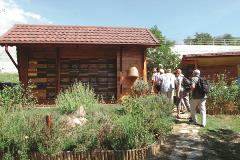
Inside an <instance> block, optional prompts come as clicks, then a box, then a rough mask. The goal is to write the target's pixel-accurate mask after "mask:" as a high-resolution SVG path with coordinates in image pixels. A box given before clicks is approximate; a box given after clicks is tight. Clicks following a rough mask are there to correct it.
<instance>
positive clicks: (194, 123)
mask: <svg viewBox="0 0 240 160" xmlns="http://www.w3.org/2000/svg"><path fill="white" fill-rule="evenodd" d="M188 122H189V124H192V125H198V124H197V122H194V121H193V120H192V119H189V121H188Z"/></svg>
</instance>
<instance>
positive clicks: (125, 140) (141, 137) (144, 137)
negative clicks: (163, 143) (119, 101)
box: [107, 114, 154, 150]
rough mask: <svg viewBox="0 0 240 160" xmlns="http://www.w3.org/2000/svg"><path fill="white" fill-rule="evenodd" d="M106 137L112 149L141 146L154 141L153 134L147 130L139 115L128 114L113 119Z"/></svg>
mask: <svg viewBox="0 0 240 160" xmlns="http://www.w3.org/2000/svg"><path fill="white" fill-rule="evenodd" d="M107 139H108V141H109V142H110V144H111V145H110V146H111V147H110V148H109V149H114V150H127V149H133V148H141V147H145V146H147V145H149V144H152V143H153V142H154V136H153V135H152V134H151V133H150V132H148V130H147V129H146V128H145V126H144V124H143V123H142V121H141V120H139V117H134V116H132V115H130V114H128V115H124V116H120V117H119V118H117V119H116V120H115V121H113V126H112V128H111V130H110V132H109V135H108V136H107Z"/></svg>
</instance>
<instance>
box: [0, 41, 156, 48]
mask: <svg viewBox="0 0 240 160" xmlns="http://www.w3.org/2000/svg"><path fill="white" fill-rule="evenodd" d="M6 45H8V46H31V45H39V46H44V45H51V46H54V45H64V46H66V45H79V46H82V45H114V46H144V47H147V48H154V47H158V46H159V44H149V43H148V44H147V43H146V44H145V43H142V44H140V43H73V42H66V43H62V42H61V43H51V42H50V43H46V42H43V43H32V42H31V43H26V42H25V43H23V42H21V43H20V42H16V43H12V42H11V43H8V42H0V46H2V47H3V46H6Z"/></svg>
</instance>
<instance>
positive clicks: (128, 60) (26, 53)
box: [17, 45, 147, 103]
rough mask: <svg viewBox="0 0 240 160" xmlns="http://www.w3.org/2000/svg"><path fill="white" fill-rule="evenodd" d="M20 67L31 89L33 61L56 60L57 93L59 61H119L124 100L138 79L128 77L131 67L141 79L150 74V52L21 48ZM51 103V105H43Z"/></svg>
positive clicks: (125, 48) (120, 91)
mask: <svg viewBox="0 0 240 160" xmlns="http://www.w3.org/2000/svg"><path fill="white" fill-rule="evenodd" d="M17 48H18V49H17V56H18V64H19V68H20V73H19V79H20V81H21V82H22V83H23V84H25V85H27V82H28V80H29V78H28V74H27V73H28V68H29V63H28V60H29V59H44V58H51V59H56V68H57V71H56V74H57V82H56V91H57V92H59V90H60V88H59V87H60V86H59V85H60V81H59V77H60V76H59V73H60V72H59V68H60V66H59V62H58V61H59V60H60V59H66V58H70V59H89V58H103V59H106V58H107V59H116V62H117V64H116V65H117V66H116V68H117V77H116V81H117V98H118V99H120V98H121V97H122V96H123V95H126V94H129V93H130V88H131V86H132V84H133V83H134V81H135V80H136V78H130V77H128V71H129V69H130V67H133V66H135V67H137V69H138V71H139V75H140V76H141V77H143V76H144V77H145V79H146V75H144V73H147V72H146V64H145V63H146V57H145V51H146V49H145V48H143V47H141V46H133V47H132V46H100V45H99V46H71V47H62V46H41V47H39V46H33V47H32V46H31V47H30V46H28V47H24V46H20V47H17ZM43 103H47V101H46V102H45V101H43Z"/></svg>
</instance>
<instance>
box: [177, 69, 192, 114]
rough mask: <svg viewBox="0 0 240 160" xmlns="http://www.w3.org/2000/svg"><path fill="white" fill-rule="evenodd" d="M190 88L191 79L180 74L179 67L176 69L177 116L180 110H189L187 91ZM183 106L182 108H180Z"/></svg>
mask: <svg viewBox="0 0 240 160" xmlns="http://www.w3.org/2000/svg"><path fill="white" fill-rule="evenodd" d="M190 90H191V81H190V80H188V79H187V78H186V77H184V75H183V74H182V70H181V69H177V70H176V97H177V118H180V111H181V109H182V110H186V109H187V111H188V112H189V111H190V104H189V91H190ZM182 106H183V108H182Z"/></svg>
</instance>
